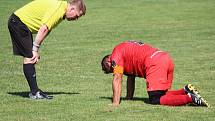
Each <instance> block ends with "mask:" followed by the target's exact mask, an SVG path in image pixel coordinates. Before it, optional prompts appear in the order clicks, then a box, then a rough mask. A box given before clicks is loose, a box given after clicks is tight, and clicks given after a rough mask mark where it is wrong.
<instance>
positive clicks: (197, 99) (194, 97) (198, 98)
mask: <svg viewBox="0 0 215 121" xmlns="http://www.w3.org/2000/svg"><path fill="white" fill-rule="evenodd" d="M188 95H189V96H190V97H191V98H192V101H193V103H194V104H195V105H198V106H206V107H210V105H209V104H208V103H207V101H206V100H205V99H204V98H202V97H201V96H200V95H198V96H197V95H195V94H192V93H188Z"/></svg>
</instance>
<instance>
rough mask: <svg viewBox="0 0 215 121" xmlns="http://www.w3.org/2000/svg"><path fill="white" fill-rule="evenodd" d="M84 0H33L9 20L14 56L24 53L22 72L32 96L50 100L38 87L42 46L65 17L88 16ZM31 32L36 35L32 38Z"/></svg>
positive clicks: (69, 18)
mask: <svg viewBox="0 0 215 121" xmlns="http://www.w3.org/2000/svg"><path fill="white" fill-rule="evenodd" d="M85 13H86V7H85V4H84V1H83V0H69V1H68V2H67V1H62V0H34V1H32V2H30V3H28V4H26V5H25V6H23V7H22V8H20V9H18V10H16V11H15V12H14V13H13V14H12V15H11V16H10V18H9V20H8V29H9V32H10V36H11V40H12V45H13V53H14V55H19V56H23V72H24V75H25V78H26V80H27V81H28V85H29V87H30V91H31V92H30V93H29V97H30V98H31V99H51V98H52V97H51V96H48V95H47V94H45V93H44V92H43V91H42V90H41V89H39V88H38V86H37V80H36V70H35V64H36V63H37V62H38V61H39V57H40V56H39V52H38V51H39V48H40V45H41V44H42V42H43V40H44V39H45V37H46V36H47V35H48V33H49V32H50V31H51V30H52V29H53V28H54V27H55V26H56V25H57V24H58V23H60V22H61V21H62V20H65V19H67V20H68V21H72V20H77V19H78V18H79V17H81V16H82V15H85ZM32 34H36V37H35V39H34V41H33V37H32Z"/></svg>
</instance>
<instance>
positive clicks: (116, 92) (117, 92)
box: [112, 73, 123, 106]
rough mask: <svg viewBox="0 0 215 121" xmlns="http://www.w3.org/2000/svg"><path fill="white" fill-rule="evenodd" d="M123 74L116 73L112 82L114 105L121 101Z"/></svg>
mask: <svg viewBox="0 0 215 121" xmlns="http://www.w3.org/2000/svg"><path fill="white" fill-rule="evenodd" d="M122 76H123V74H120V73H116V74H114V77H113V82H112V89H113V100H112V106H118V105H119V103H120V96H121V87H122Z"/></svg>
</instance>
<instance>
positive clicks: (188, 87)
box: [184, 84, 200, 96]
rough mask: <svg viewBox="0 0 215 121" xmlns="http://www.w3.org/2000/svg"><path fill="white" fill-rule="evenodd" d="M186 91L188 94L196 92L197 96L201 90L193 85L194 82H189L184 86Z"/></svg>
mask: <svg viewBox="0 0 215 121" xmlns="http://www.w3.org/2000/svg"><path fill="white" fill-rule="evenodd" d="M184 91H185V92H186V93H187V94H188V93H191V94H195V95H196V96H200V95H199V92H198V91H197V89H196V88H195V86H193V85H192V84H188V85H186V86H184Z"/></svg>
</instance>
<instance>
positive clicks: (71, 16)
mask: <svg viewBox="0 0 215 121" xmlns="http://www.w3.org/2000/svg"><path fill="white" fill-rule="evenodd" d="M82 13H83V12H82V11H78V10H77V8H76V7H75V6H71V7H69V8H68V9H67V12H66V19H67V20H68V21H72V20H77V19H78V18H79V17H81V15H82Z"/></svg>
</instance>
